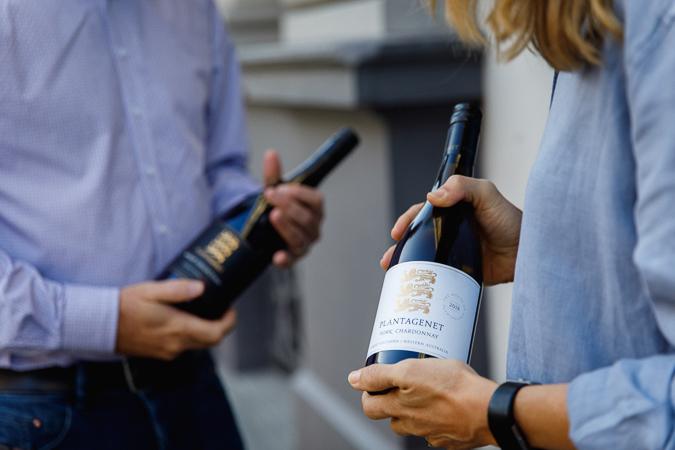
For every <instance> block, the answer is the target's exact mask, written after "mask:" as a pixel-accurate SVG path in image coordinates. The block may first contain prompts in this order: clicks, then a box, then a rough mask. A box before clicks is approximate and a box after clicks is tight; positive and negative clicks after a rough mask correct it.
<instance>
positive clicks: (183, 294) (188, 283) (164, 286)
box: [134, 280, 204, 303]
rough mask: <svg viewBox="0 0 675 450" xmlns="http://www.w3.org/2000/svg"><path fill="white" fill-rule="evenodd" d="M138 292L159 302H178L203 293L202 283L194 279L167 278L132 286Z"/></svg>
mask: <svg viewBox="0 0 675 450" xmlns="http://www.w3.org/2000/svg"><path fill="white" fill-rule="evenodd" d="M134 289H137V290H138V294H140V295H141V296H143V297H144V298H147V299H150V300H156V301H159V302H161V303H180V302H185V301H188V300H192V299H194V298H197V297H199V296H200V295H202V294H203V293H204V283H202V282H201V281H196V280H167V281H158V282H149V283H141V284H138V285H136V286H134Z"/></svg>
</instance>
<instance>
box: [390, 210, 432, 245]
mask: <svg viewBox="0 0 675 450" xmlns="http://www.w3.org/2000/svg"><path fill="white" fill-rule="evenodd" d="M423 206H424V203H418V204H416V205H413V206H411V207H410V208H408V210H407V211H406V212H404V213H403V215H401V217H399V218H398V220H397V221H396V223H395V224H394V228H392V230H391V237H392V239H394V240H395V241H400V240H401V238H403V233H405V230H407V229H408V226H409V225H410V222H412V221H413V219H414V218H415V216H417V214H418V213H419V212H420V210H421V209H422V207H423Z"/></svg>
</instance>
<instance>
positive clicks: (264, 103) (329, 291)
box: [217, 0, 553, 450]
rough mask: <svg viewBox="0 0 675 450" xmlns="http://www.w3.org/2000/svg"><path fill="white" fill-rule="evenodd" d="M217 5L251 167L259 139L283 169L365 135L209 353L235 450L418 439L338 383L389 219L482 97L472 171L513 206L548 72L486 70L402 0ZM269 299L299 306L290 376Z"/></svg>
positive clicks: (484, 366) (538, 65)
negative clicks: (304, 243)
mask: <svg viewBox="0 0 675 450" xmlns="http://www.w3.org/2000/svg"><path fill="white" fill-rule="evenodd" d="M219 4H220V6H221V7H222V8H221V9H222V11H223V14H224V15H225V17H226V18H227V21H228V24H229V28H230V31H231V34H232V35H233V37H234V39H235V41H236V43H237V46H238V51H239V55H240V59H241V61H242V66H243V69H244V83H245V86H244V88H245V95H246V101H247V107H248V116H249V117H248V118H249V130H250V136H251V149H252V155H251V169H252V171H253V173H254V174H257V175H259V174H260V167H261V159H262V154H263V152H264V150H265V149H267V148H277V149H279V150H280V152H281V154H282V158H283V161H284V163H285V165H286V168H290V167H292V166H293V165H295V164H297V163H299V162H300V161H302V160H303V159H304V158H305V157H307V156H308V155H309V154H310V153H311V152H312V150H313V149H315V148H316V146H317V145H319V144H320V143H321V142H322V141H323V140H324V139H325V138H326V137H327V136H328V135H330V134H331V133H332V132H334V131H336V130H337V129H339V128H340V127H341V126H345V125H349V126H353V127H354V128H355V129H356V130H357V131H358V132H359V134H360V135H361V137H362V139H363V142H362V145H361V147H360V148H359V149H358V150H357V152H356V153H355V154H354V155H353V156H352V157H351V158H350V159H349V160H348V161H347V162H346V163H345V164H344V165H343V166H341V167H340V168H339V169H338V170H337V171H336V173H335V175H334V176H332V177H330V178H329V179H328V180H327V181H326V183H325V184H324V185H323V187H322V191H323V192H324V194H325V197H326V223H325V226H324V230H323V239H322V241H321V242H320V243H319V244H318V245H317V246H316V247H315V248H314V249H313V251H312V253H311V254H310V256H309V257H307V258H306V259H304V260H303V261H302V262H301V263H300V264H298V266H297V267H296V268H295V269H294V271H293V273H292V274H290V275H289V274H280V273H278V272H272V273H270V274H268V275H267V276H266V277H265V279H264V280H263V282H262V283H259V284H258V285H257V286H255V287H254V288H253V289H252V290H251V291H250V292H248V293H247V295H246V298H244V299H242V301H241V302H240V303H239V312H240V321H239V330H238V331H237V332H236V333H235V335H234V336H231V337H230V338H228V339H227V340H226V341H225V342H224V343H223V345H222V346H221V347H220V348H219V349H218V350H217V352H218V357H219V360H220V362H221V369H222V373H223V377H224V379H225V382H226V384H227V385H228V388H229V390H230V395H231V396H232V398H233V402H234V403H235V407H236V409H237V412H238V416H239V420H240V423H241V426H242V428H243V430H244V434H245V438H246V440H247V442H248V444H249V447H250V448H251V450H263V449H265V450H266V449H271V448H275V449H279V450H285V449H319V448H321V449H326V450H331V449H354V450H357V449H358V450H366V449H368V450H374V449H399V448H400V449H403V448H407V449H412V448H426V447H425V446H424V445H423V444H420V443H419V442H418V441H416V440H413V439H401V438H398V437H396V436H395V435H393V434H392V433H391V432H390V431H389V429H388V425H387V424H386V423H374V422H371V421H369V420H367V419H366V418H365V417H364V416H363V414H362V413H361V411H360V407H359V405H360V398H359V396H358V395H357V394H356V393H354V392H353V391H352V390H351V389H350V388H349V387H348V386H347V383H346V376H347V374H348V373H349V371H350V370H352V369H354V368H357V367H360V366H361V365H362V364H363V361H364V358H365V352H366V349H367V346H368V340H369V337H370V332H371V327H372V321H373V318H374V315H375V311H376V308H377V301H378V298H379V291H380V287H381V283H382V279H383V273H382V271H381V270H380V268H379V266H378V261H379V258H380V256H381V254H382V252H383V251H384V250H385V249H386V248H387V246H388V245H390V239H389V236H388V234H389V229H390V227H391V225H392V224H393V221H394V220H395V218H396V217H397V216H398V215H399V214H400V213H401V212H403V211H404V210H405V209H406V208H407V206H409V205H410V204H412V203H415V202H418V201H421V200H422V199H423V198H424V194H425V192H426V190H427V189H428V188H429V186H430V184H431V182H432V181H433V177H434V175H435V171H436V169H437V165H438V162H439V160H440V152H441V150H442V144H443V141H444V139H445V133H446V130H447V120H448V118H449V112H450V111H451V109H452V106H453V104H454V103H456V102H458V101H461V100H482V101H483V104H484V112H485V124H484V131H483V138H482V146H481V158H480V163H479V169H478V170H479V176H481V177H485V178H490V179H492V180H493V181H494V182H495V183H496V184H497V186H498V187H499V188H500V189H501V190H502V192H504V194H505V195H506V196H507V197H508V198H510V199H511V200H512V201H513V202H514V203H516V204H517V205H518V206H521V207H522V204H523V197H524V190H525V184H526V180H527V174H528V172H529V168H530V166H531V164H532V162H533V160H534V158H535V156H536V151H537V146H538V143H539V139H540V136H541V133H542V131H543V127H544V123H545V120H546V116H547V112H548V102H549V96H550V88H551V82H552V75H553V74H552V72H551V70H550V69H549V68H547V66H546V65H545V64H544V63H543V62H541V61H540V60H539V59H538V58H536V57H535V56H533V55H531V54H528V55H524V56H523V57H521V58H519V59H518V60H516V61H514V62H512V63H510V64H508V65H500V64H498V63H497V61H496V60H495V58H494V55H492V54H491V53H489V52H487V53H485V54H481V52H480V51H476V50H468V49H466V48H465V47H464V46H463V45H461V44H460V43H458V42H457V39H456V38H455V37H454V35H453V34H452V32H451V31H450V30H448V29H447V28H446V27H445V26H444V25H442V24H441V23H437V22H435V21H434V20H432V18H431V17H430V15H429V14H428V11H426V10H425V8H424V7H423V6H422V3H421V2H418V1H416V0H342V1H337V0H219ZM275 286H276V287H275ZM279 298H284V299H285V301H286V302H287V303H288V302H290V303H293V304H295V302H297V304H298V305H299V311H300V317H301V323H300V327H299V330H300V342H301V353H300V355H301V357H300V360H299V363H298V364H297V366H298V367H297V368H296V370H294V371H291V372H289V371H281V370H279V369H278V368H277V367H278V365H277V364H275V363H274V362H275V360H278V358H275V355H277V356H278V352H277V351H276V350H275V345H276V344H278V342H279V341H280V340H283V339H289V338H288V333H285V334H284V332H283V329H284V326H283V324H281V325H280V324H279V317H280V313H279V311H280V309H281V308H282V307H283V305H281V306H280V300H279ZM510 300H511V287H510V286H508V285H506V286H500V287H497V288H489V289H487V290H486V293H485V297H484V303H483V309H482V313H481V328H480V332H479V335H478V337H477V341H478V342H477V349H476V352H475V355H474V359H473V361H472V365H473V366H474V367H475V368H476V369H477V370H478V371H479V372H481V373H484V374H485V375H489V376H491V377H492V378H494V379H497V380H500V379H503V378H504V372H505V349H506V344H507V335H508V326H509V316H510V314H509V311H510ZM281 317H282V318H283V317H284V316H283V315H281ZM280 330H281V331H280ZM291 340H292V339H291ZM277 350H278V349H277ZM291 359H293V358H291ZM286 362H288V361H286ZM294 363H295V361H294V360H293V361H291V365H292V366H295V365H296V364H294ZM285 366H286V368H287V369H288V364H286V365H285Z"/></svg>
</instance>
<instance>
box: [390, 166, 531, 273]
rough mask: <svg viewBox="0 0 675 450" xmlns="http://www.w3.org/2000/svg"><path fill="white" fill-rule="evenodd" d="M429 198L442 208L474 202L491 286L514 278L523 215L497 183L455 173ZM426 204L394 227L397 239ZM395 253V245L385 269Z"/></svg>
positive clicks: (414, 208)
mask: <svg viewBox="0 0 675 450" xmlns="http://www.w3.org/2000/svg"><path fill="white" fill-rule="evenodd" d="M427 199H428V200H429V201H430V202H431V204H432V205H434V206H437V207H440V208H447V207H449V206H452V205H454V204H456V203H458V202H461V201H465V202H468V203H471V204H472V205H473V208H474V213H475V216H476V221H477V222H478V227H479V232H480V240H481V249H482V253H483V277H484V279H485V284H487V285H489V286H490V285H494V284H499V283H508V282H510V281H513V275H514V271H515V266H516V257H517V255H518V245H519V243H520V222H521V220H522V215H523V214H522V212H521V211H520V210H519V209H518V208H516V207H515V206H514V205H513V204H511V203H510V202H509V201H508V200H507V199H505V198H504V196H502V194H501V193H500V192H499V191H498V190H497V188H496V187H495V185H494V184H492V183H491V182H489V181H487V180H479V179H476V178H468V177H463V176H460V175H454V176H452V177H450V179H448V181H447V182H446V183H445V184H444V185H443V186H441V187H440V188H439V189H438V190H436V191H435V192H431V193H429V194H428V195H427ZM422 206H423V204H422V203H420V204H417V205H413V206H412V207H410V209H409V210H408V211H406V212H405V213H404V214H403V215H402V216H401V217H399V219H398V221H396V224H395V225H394V228H393V229H392V230H391V237H392V238H393V239H394V240H396V241H399V240H401V239H402V238H403V234H404V233H405V231H406V229H407V228H408V225H410V222H412V220H413V219H414V218H415V216H416V215H417V213H418V212H419V211H420V209H422ZM393 253H394V246H392V247H391V248H389V250H387V252H386V253H385V254H384V256H383V257H382V260H381V261H380V265H381V266H382V268H383V269H385V270H386V269H387V268H388V267H389V262H390V260H391V256H392V255H393Z"/></svg>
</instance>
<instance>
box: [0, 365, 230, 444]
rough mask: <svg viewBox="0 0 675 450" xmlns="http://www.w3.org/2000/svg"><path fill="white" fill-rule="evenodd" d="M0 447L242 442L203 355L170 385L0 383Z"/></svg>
mask: <svg viewBox="0 0 675 450" xmlns="http://www.w3.org/2000/svg"><path fill="white" fill-rule="evenodd" d="M82 381H83V380H79V381H78V384H82V383H81V382H82ZM84 381H85V383H86V380H84ZM0 449H1V450H8V449H11V450H14V449H21V450H33V449H40V450H47V449H65V450H108V449H109V450H239V449H243V444H242V440H241V437H240V435H239V431H238V429H237V425H236V422H235V419H234V416H233V414H232V410H231V409H230V406H229V403H228V401H227V398H226V396H225V391H224V390H223V387H222V385H221V383H220V380H219V379H218V376H217V374H216V372H215V370H214V368H213V364H212V363H211V361H210V359H208V360H207V361H205V362H204V366H203V367H200V368H199V370H198V372H197V375H196V377H195V379H194V380H193V382H191V383H189V384H184V385H181V386H180V387H177V388H173V389H167V388H162V389H148V390H143V391H140V392H137V393H133V392H131V391H130V390H129V389H125V388H119V389H108V390H104V391H100V392H88V391H87V390H82V389H77V390H76V392H74V393H73V394H72V395H68V394H47V393H31V392H21V393H9V392H2V391H0Z"/></svg>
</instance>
